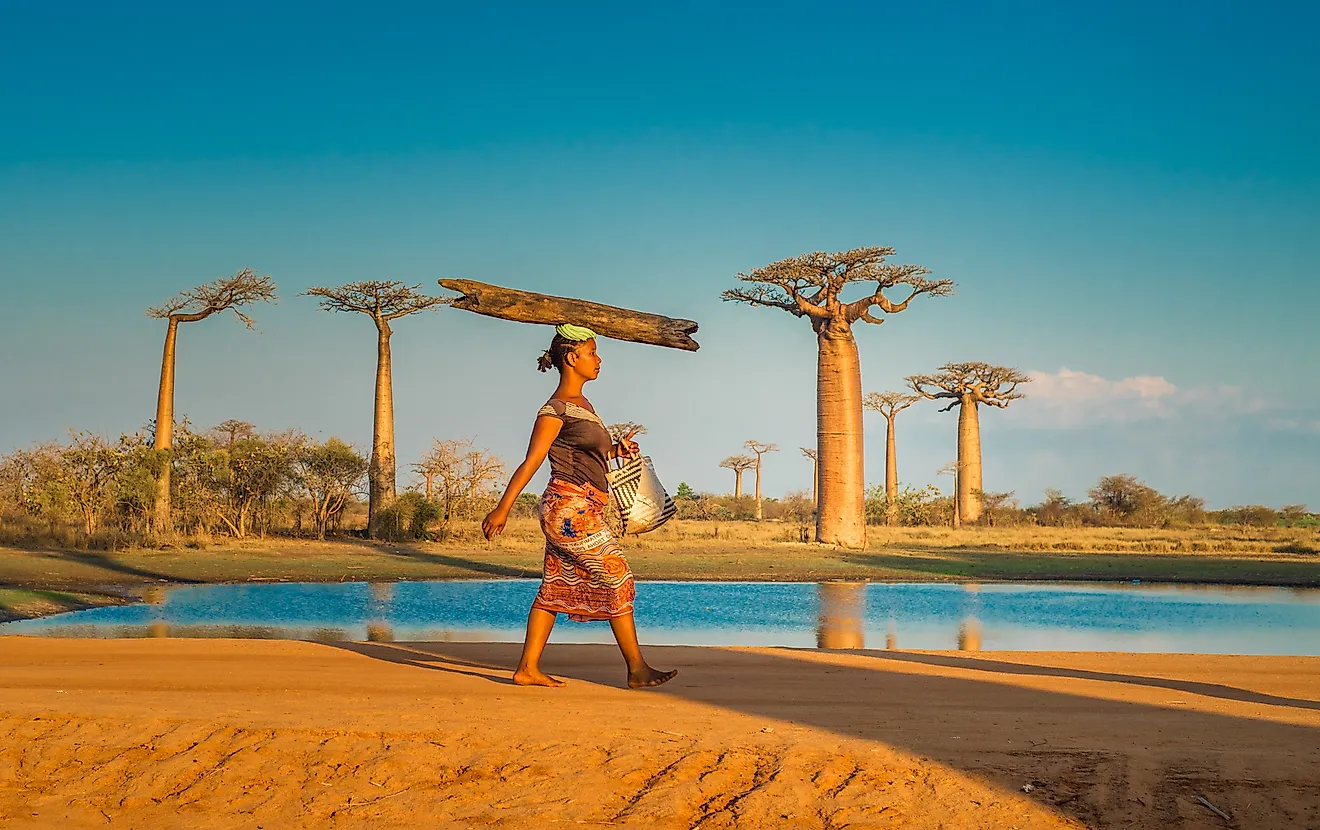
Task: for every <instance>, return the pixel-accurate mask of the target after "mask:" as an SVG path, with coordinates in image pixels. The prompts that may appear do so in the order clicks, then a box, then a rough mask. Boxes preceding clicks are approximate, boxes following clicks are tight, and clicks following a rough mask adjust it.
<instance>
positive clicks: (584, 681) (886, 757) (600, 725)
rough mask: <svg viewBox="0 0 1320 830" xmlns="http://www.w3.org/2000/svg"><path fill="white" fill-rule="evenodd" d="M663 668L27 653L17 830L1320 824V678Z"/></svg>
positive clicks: (0, 683)
mask: <svg viewBox="0 0 1320 830" xmlns="http://www.w3.org/2000/svg"><path fill="white" fill-rule="evenodd" d="M649 653H650V656H651V658H652V661H653V662H654V663H656V664H657V665H659V666H662V667H669V666H677V667H679V668H681V669H682V674H681V675H680V677H679V679H678V680H676V681H675V682H674V683H673V684H671V685H669V686H667V687H665V688H664V689H663V690H659V691H651V692H629V691H627V690H624V689H621V688H619V685H620V683H621V680H622V676H623V675H622V666H621V664H620V662H619V659H618V656H617V653H616V652H614V651H613V649H612V648H611V647H606V646H554V645H552V646H551V648H550V650H549V652H548V653H547V661H546V667H547V669H549V670H550V671H552V672H558V673H559V674H561V675H563V676H565V677H567V678H569V679H570V681H571V682H570V685H569V686H568V687H567V688H566V689H562V690H544V689H522V688H518V687H514V686H512V685H509V684H508V683H507V680H506V678H507V669H508V667H509V666H511V665H512V663H513V662H514V660H515V658H516V647H514V646H508V645H485V644H441V643H417V644H410V643H373V644H360V645H353V644H342V645H324V644H313V643H293V642H281V641H236V640H121V641H97V640H42V639H28V638H17V637H11V638H0V826H3V827H15V828H18V827H60V828H81V827H134V828H158V827H159V828H173V827H178V828H185V827H186V828H222V827H223V828H231V827H232V828H258V827H259V828H266V829H267V830H269V829H270V828H292V827H404V826H407V827H471V826H499V827H558V826H612V825H615V824H618V825H628V824H631V825H635V826H646V827H678V828H692V827H700V828H720V827H787V828H843V827H850V828H863V827H949V828H960V827H995V828H1000V827H1020V828H1026V827H1078V826H1087V827H1152V828H1161V830H1167V828H1182V827H1207V828H1209V827H1220V828H1222V827H1241V828H1269V827H1280V828H1283V827H1320V772H1317V771H1320V659H1317V658H1273V657H1201V656H1181V655H1130V654H1090V655H1078V654H1043V653H1036V654H1017V653H1003V652H1000V653H981V654H967V653H947V652H946V653H920V652H855V653H854V652H846V653H845V652H817V651H794V650H784V649H712V648H653V649H650V650H649ZM1024 785H1030V789H1031V791H1030V792H1029V793H1024V792H1022V787H1023V786H1024ZM1198 797H1204V798H1205V799H1206V800H1207V801H1209V802H1210V803H1211V804H1213V805H1214V806H1215V807H1216V808H1218V809H1219V810H1221V811H1222V812H1223V813H1225V814H1226V815H1228V816H1229V817H1230V818H1229V819H1228V820H1226V819H1224V818H1222V817H1221V816H1220V815H1219V814H1218V813H1216V812H1214V811H1212V810H1211V809H1210V808H1209V807H1207V806H1205V805H1204V804H1202V803H1201V802H1200V801H1199V800H1198Z"/></svg>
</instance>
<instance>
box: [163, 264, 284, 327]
mask: <svg viewBox="0 0 1320 830" xmlns="http://www.w3.org/2000/svg"><path fill="white" fill-rule="evenodd" d="M277 299H278V298H277V297H276V295H275V282H274V280H272V279H271V278H270V277H268V276H261V275H259V274H258V273H257V272H256V271H253V270H252V269H251V268H244V269H243V270H241V271H239V272H238V273H237V274H234V276H232V277H220V278H219V279H215V280H212V281H211V282H208V283H206V284H205V285H199V286H197V287H196V288H194V289H192V290H190V291H183V292H180V293H179V294H178V295H176V296H174V297H171V298H170V299H168V300H166V301H165V302H163V303H161V304H160V305H158V306H153V307H152V308H149V309H147V316H148V317H155V318H156V319H159V320H175V321H177V322H181V323H193V322H196V321H198V320H205V319H206V318H207V317H210V316H211V315H212V314H216V313H218V312H221V311H233V312H234V314H235V315H237V316H238V319H240V320H242V321H243V325H245V326H247V327H248V328H249V329H251V328H254V327H255V323H254V322H253V320H252V318H251V317H249V316H248V315H247V314H246V313H244V312H243V311H242V308H243V306H246V305H249V304H251V303H256V302H265V303H273V302H275V301H276V300H277Z"/></svg>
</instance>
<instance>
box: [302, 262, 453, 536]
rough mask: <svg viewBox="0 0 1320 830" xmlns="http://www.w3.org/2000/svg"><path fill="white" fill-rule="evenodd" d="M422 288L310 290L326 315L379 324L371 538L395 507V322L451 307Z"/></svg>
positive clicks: (385, 285)
mask: <svg viewBox="0 0 1320 830" xmlns="http://www.w3.org/2000/svg"><path fill="white" fill-rule="evenodd" d="M420 289H421V286H420V285H412V286H410V285H405V284H404V283H402V282H399V281H397V280H388V281H382V280H369V281H365V282H350V283H348V284H346V285H341V286H339V287H337V288H321V287H317V288H309V289H307V291H305V292H303V293H304V295H306V296H309V297H320V298H321V309H322V310H324V311H350V312H357V313H359V314H365V315H367V316H368V317H370V318H371V320H372V322H373V323H375V325H376V396H375V401H376V404H375V410H374V411H375V414H374V417H373V419H372V430H371V461H370V464H369V466H368V469H367V535H368V536H370V537H372V538H378V537H379V535H380V532H381V527H380V519H381V511H383V510H385V509H386V508H388V507H389V506H390V505H392V504H394V495H395V489H396V487H397V482H396V466H395V460H394V381H393V375H392V373H391V366H392V363H391V358H390V337H392V336H393V335H394V330H393V328H391V326H390V323H391V321H394V320H397V319H399V318H400V317H406V316H407V315H409V314H415V313H417V312H419V311H427V310H429V309H434V308H438V307H439V306H442V305H449V304H450V303H451V302H453V300H452V299H451V298H448V297H433V296H431V295H429V294H423V293H422V292H421V291H420Z"/></svg>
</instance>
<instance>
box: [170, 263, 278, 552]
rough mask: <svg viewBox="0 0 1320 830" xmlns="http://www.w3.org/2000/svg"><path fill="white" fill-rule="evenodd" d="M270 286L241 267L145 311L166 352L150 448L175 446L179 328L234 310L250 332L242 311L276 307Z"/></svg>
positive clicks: (265, 278) (272, 284) (265, 279)
mask: <svg viewBox="0 0 1320 830" xmlns="http://www.w3.org/2000/svg"><path fill="white" fill-rule="evenodd" d="M275 299H276V296H275V282H274V280H272V279H271V278H270V277H268V276H261V275H258V274H257V272H256V271H253V270H252V269H251V268H244V269H243V270H242V271H239V272H238V273H237V274H234V275H233V276H232V277H220V278H219V279H216V280H212V281H211V282H208V283H206V284H205V285H199V286H197V287H196V288H194V289H192V290H190V291H184V292H181V293H180V294H178V295H176V296H174V297H172V298H171V299H169V300H166V301H165V302H164V303H162V304H160V305H158V306H154V307H152V308H149V309H147V316H148V317H154V318H156V319H157V320H166V321H168V323H169V325H168V326H167V327H166V329H165V353H164V354H163V355H162V357H161V361H160V389H159V390H158V392H157V395H156V427H155V437H154V438H153V440H152V448H153V449H156V450H169V449H170V448H171V447H173V446H174V357H175V344H176V342H177V340H178V337H179V324H180V323H196V322H197V321H199V320H205V319H206V318H207V317H210V316H211V315H212V314H219V313H220V312H222V311H233V312H234V314H235V315H236V316H237V317H238V319H240V320H242V321H243V325H245V326H247V327H248V329H249V330H252V329H255V328H256V324H255V323H254V322H253V320H252V318H251V317H250V316H248V314H247V313H246V312H244V311H243V308H244V306H247V305H251V304H252V303H256V302H263V303H271V302H275ZM162 454H163V455H165V456H166V457H165V458H163V459H162V460H161V461H160V470H159V472H158V473H157V475H156V498H155V505H154V508H153V511H152V522H151V524H152V528H153V529H154V530H155V531H156V532H157V533H163V532H165V531H166V530H169V529H171V528H172V527H173V526H174V523H173V521H171V518H170V472H171V464H170V459H169V458H168V453H162Z"/></svg>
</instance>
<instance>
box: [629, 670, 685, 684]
mask: <svg viewBox="0 0 1320 830" xmlns="http://www.w3.org/2000/svg"><path fill="white" fill-rule="evenodd" d="M676 674H678V669H673V670H671V671H656V670H655V669H653V668H651V667H650V666H647V667H646V668H644V669H642V670H641V671H639V672H628V688H629V689H645V688H648V687H651V686H659V685H660V684H661V683H668V682H669V681H671V680H673V679H674V675H676Z"/></svg>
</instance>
